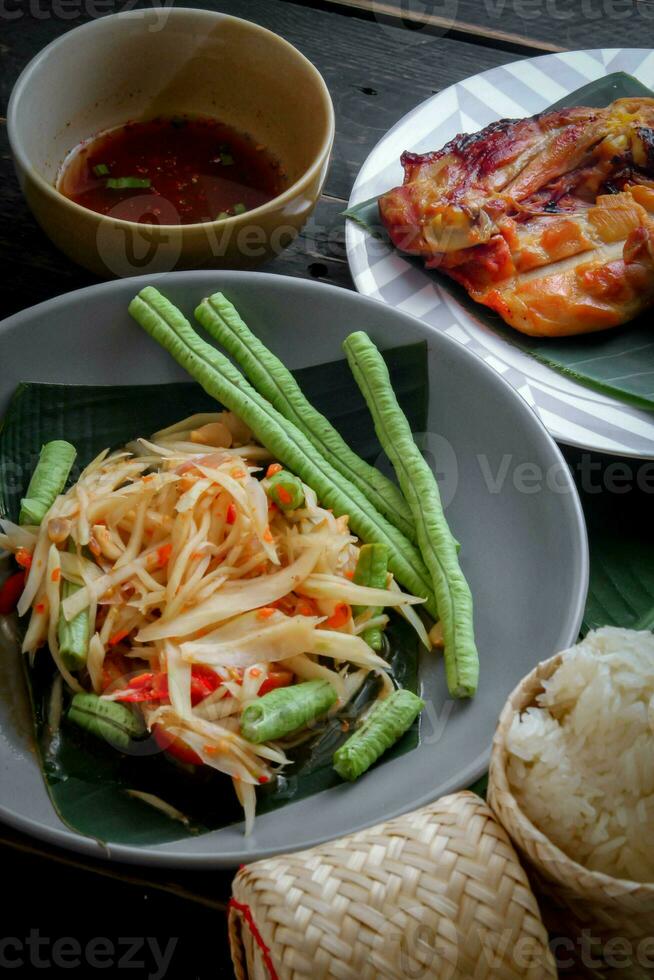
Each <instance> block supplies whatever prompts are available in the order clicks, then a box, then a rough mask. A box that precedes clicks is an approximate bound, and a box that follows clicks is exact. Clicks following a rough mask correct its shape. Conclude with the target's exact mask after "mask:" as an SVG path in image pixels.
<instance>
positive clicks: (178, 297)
mask: <svg viewBox="0 0 654 980" xmlns="http://www.w3.org/2000/svg"><path fill="white" fill-rule="evenodd" d="M148 281H149V282H156V283H157V285H159V287H160V288H161V289H162V290H163V291H165V293H166V294H167V295H168V296H169V297H170V298H171V299H172V300H173V301H174V302H176V303H178V304H179V305H180V306H182V307H183V308H184V309H185V310H188V311H191V310H192V309H193V307H194V305H195V304H196V303H197V302H199V300H200V299H201V298H202V297H203V296H205V295H207V294H208V293H209V292H212V291H214V290H216V289H217V288H220V289H222V290H224V292H225V293H227V295H228V296H229V297H230V298H231V299H232V300H233V302H234V303H235V304H236V306H237V307H238V308H239V310H240V311H241V313H242V314H243V316H244V318H245V320H246V321H247V322H249V323H250V325H251V326H252V327H253V328H254V329H255V331H256V332H257V333H258V334H259V335H260V336H261V337H262V339H263V340H264V342H266V343H268V344H269V345H270V346H271V347H272V348H273V349H274V350H275V351H276V352H277V353H278V354H279V355H280V356H281V357H282V358H283V359H284V360H285V362H286V363H287V364H288V365H289V366H290V367H300V366H303V365H308V364H315V363H320V362H324V361H328V360H333V359H335V358H338V357H339V356H341V355H340V344H341V341H342V340H343V338H344V337H345V336H346V335H347V334H348V333H349V332H350V331H351V330H352V329H355V328H358V329H363V330H366V331H368V332H369V333H370V335H371V336H372V337H373V339H374V340H375V341H376V342H377V343H378V344H380V345H381V346H382V347H390V346H393V345H394V344H398V343H400V342H407V341H412V340H417V339H421V338H425V339H426V340H427V342H428V347H429V372H430V381H431V390H430V404H429V429H430V437H429V440H428V445H429V448H430V449H431V450H433V452H434V455H435V457H436V458H437V460H438V468H439V471H440V475H441V479H442V486H443V490H444V496H445V498H446V501H447V515H448V517H449V520H450V522H451V524H452V526H453V528H454V531H455V533H456V536H457V537H458V538H459V539H460V540H461V541H462V542H463V549H462V552H461V557H462V563H463V566H464V569H465V571H466V574H467V575H468V577H469V580H470V583H471V586H472V591H473V594H474V596H475V599H476V628H477V634H478V639H479V647H480V654H481V661H482V673H481V685H480V691H479V694H478V696H477V697H476V698H475V700H474V701H472V702H469V703H461V702H459V703H456V704H453V703H452V702H451V701H448V698H447V691H446V687H445V683H444V678H443V671H442V665H441V664H440V662H439V660H440V658H439V656H438V655H437V654H432V655H430V656H425V657H424V660H423V663H422V665H421V682H422V686H423V690H424V694H425V697H426V699H427V701H428V707H427V711H426V714H425V720H424V723H423V733H424V736H425V737H424V738H423V740H422V742H421V744H420V746H419V747H418V748H417V749H415V750H414V751H413V752H410V753H408V754H407V755H404V756H402V757H400V758H398V759H395V760H393V761H391V762H388V763H387V764H385V765H383V766H380V767H379V768H377V769H375V770H373V771H371V772H370V773H368V774H367V775H366V776H365V777H364V778H363V779H361V781H360V782H358V783H356V784H355V785H353V786H341V787H338V788H336V789H332V790H328V791H326V792H324V793H322V794H320V795H317V796H314V797H311V798H308V799H305V800H303V801H302V802H299V803H295V804H292V805H289V806H287V807H286V808H285V809H283V810H278V811H277V812H273V813H270V814H267V815H265V816H262V817H261V818H258V819H257V822H256V826H255V830H254V834H253V835H252V836H251V837H250V838H244V837H243V833H242V827H241V826H240V825H235V826H230V827H226V828H224V829H222V830H219V831H216V832H213V833H211V834H207V835H204V836H201V837H197V838H193V839H190V840H183V841H177V842H174V843H169V844H162V845H159V846H156V847H149V848H144V849H138V848H134V847H126V846H123V845H120V846H119V845H111V843H109V846H108V847H107V848H105V847H102V846H100V845H99V844H98V843H97V842H96V841H94V840H91V839H89V838H84V837H81V836H79V835H76V834H74V833H71V832H70V831H69V830H68V829H67V828H66V827H65V826H63V824H62V823H61V822H60V821H59V819H58V818H57V816H56V815H55V813H54V811H53V809H52V806H51V805H50V802H49V800H48V796H47V793H46V790H45V787H44V785H43V782H42V779H41V774H40V772H39V769H38V767H37V765H36V762H35V759H34V756H33V754H32V753H31V752H30V748H29V736H28V734H27V732H28V731H29V728H27V729H26V727H25V718H24V716H25V712H24V711H23V710H22V706H23V700H24V695H23V692H22V678H21V677H20V675H19V671H17V670H15V669H12V662H11V657H8V656H3V663H4V666H3V668H2V672H1V673H0V681H1V683H0V695H2V694H3V693H4V696H1V697H0V773H1V776H0V817H2V818H3V819H4V820H5V821H7V823H10V824H12V825H13V826H15V827H18V828H19V829H21V830H24V831H26V832H28V833H31V834H34V835H35V836H38V837H41V838H43V839H45V840H47V841H50V842H51V843H53V844H59V845H61V846H64V847H68V848H71V849H74V850H77V851H80V852H83V853H85V854H89V855H92V856H95V857H111V858H114V859H116V860H121V861H130V862H134V863H141V864H150V865H170V866H176V867H212V866H214V867H218V866H233V865H236V864H239V863H240V862H243V861H250V860H253V859H257V858H261V857H264V856H267V855H270V854H274V853H276V852H279V851H287V850H297V849H299V848H303V847H308V846H311V845H313V844H316V843H318V842H320V841H323V840H326V839H328V838H333V837H338V836H341V835H343V834H347V833H349V832H350V831H353V830H356V829H359V828H361V827H365V826H366V825H369V824H373V823H377V822H378V821H381V820H385V819H388V818H389V817H392V816H394V815H396V814H398V813H401V812H402V811H406V810H409V809H412V808H414V807H417V806H420V805H421V804H424V803H426V802H428V801H429V800H433V799H435V798H436V797H438V796H440V795H442V794H443V793H447V792H450V791H452V790H457V789H460V788H462V787H466V786H469V785H470V784H471V783H472V782H473V781H474V780H475V779H477V778H478V777H479V776H480V775H481V774H482V773H483V772H484V770H485V769H486V766H487V764H488V758H489V750H490V745H491V739H492V736H493V731H494V728H495V724H496V720H497V716H498V714H499V712H500V709H501V708H502V705H503V704H504V701H505V699H506V697H507V695H508V694H509V692H510V691H511V690H512V688H513V687H514V686H515V685H516V684H517V682H518V681H519V680H520V678H522V677H523V675H524V674H526V673H527V672H528V671H529V670H530V669H531V668H532V667H533V666H534V665H535V664H536V663H537V662H538V661H539V660H543V659H545V658H546V657H549V656H550V655H551V654H552V653H554V652H555V651H557V650H559V649H561V648H563V647H565V646H567V645H568V644H570V643H571V642H573V641H574V639H575V637H576V635H577V631H578V628H579V624H580V622H581V615H582V610H583V605H584V599H585V595H586V586H587V576H588V555H587V542H586V533H585V528H584V523H583V517H582V512H581V508H580V505H579V500H578V498H577V495H576V492H575V490H574V487H573V485H572V482H571V479H570V476H569V473H568V470H567V468H566V466H565V464H564V462H563V459H562V457H561V455H560V453H559V451H558V449H557V447H556V445H555V444H554V442H553V441H552V439H551V438H550V436H549V435H548V434H547V432H546V431H545V429H544V428H543V426H542V425H541V423H540V422H539V421H538V419H537V418H536V416H535V414H534V413H533V412H532V411H531V409H530V408H529V407H528V406H527V405H526V404H525V402H524V401H523V400H522V398H521V397H520V396H519V395H518V394H517V393H516V392H515V391H514V390H513V389H512V388H511V387H510V386H509V385H508V384H507V383H506V382H505V381H503V380H502V378H501V377H500V376H499V375H497V374H496V373H495V371H493V370H492V369H491V368H490V367H488V366H487V365H486V364H484V363H483V361H482V360H481V359H479V358H478V357H476V356H475V355H473V354H471V353H469V352H468V351H467V350H465V349H464V348H463V347H462V346H461V345H460V344H457V343H456V342H454V341H453V340H451V339H449V338H448V337H446V336H443V335H442V334H439V333H437V332H436V331H435V330H433V329H430V328H429V327H427V326H426V325H425V324H423V323H421V322H420V321H419V320H416V319H414V318H412V317H409V316H406V315H405V314H402V313H399V312H398V311H397V310H394V309H392V308H391V307H389V306H386V305H383V304H381V303H376V302H374V301H372V300H369V299H365V298H363V297H361V296H359V295H357V294H356V293H350V292H346V291H345V290H339V289H335V288H332V287H329V286H323V285H320V284H317V283H312V282H306V281H303V280H297V279H287V278H282V277H279V276H267V275H260V274H252V273H224V272H221V273H213V272H181V273H177V274H169V275H165V276H160V277H152V278H150V279H149V280H148ZM143 285H145V281H142V280H139V279H132V280H120V281H116V282H109V283H106V284H103V285H99V286H92V287H90V288H89V289H84V290H81V291H79V292H76V293H70V294H68V295H66V296H61V297H59V298H57V299H54V300H51V301H50V302H47V303H42V304H41V305H40V306H36V307H34V308H33V309H31V310H26V311H25V312H23V313H19V314H17V315H16V316H14V317H11V318H10V319H8V320H5V321H4V323H2V324H0V364H1V365H2V376H1V379H0V413H2V412H3V411H4V409H5V406H6V403H7V399H8V398H9V396H10V395H11V393H12V392H13V390H14V388H15V387H16V385H17V384H18V382H19V381H23V380H25V381H43V382H65V383H68V384H75V383H85V384H138V383H153V382H155V383H156V382H167V381H175V380H180V379H182V378H183V374H182V372H181V371H180V369H179V368H178V367H177V366H176V364H175V363H174V362H173V361H172V359H171V358H170V357H169V356H168V355H167V354H166V353H165V352H164V351H162V350H161V349H160V348H158V347H157V346H156V345H155V344H154V343H153V342H152V341H151V340H150V338H149V337H148V336H147V335H146V334H145V333H144V332H143V331H142V330H140V329H139V328H138V327H137V326H136V325H135V324H134V323H133V322H132V321H131V320H130V318H129V317H128V315H127V304H128V302H129V300H130V299H131V297H132V296H133V295H134V293H135V292H136V291H137V290H138V289H140V288H141V287H142V286H143ZM134 422H135V435H136V434H138V419H135V420H134Z"/></svg>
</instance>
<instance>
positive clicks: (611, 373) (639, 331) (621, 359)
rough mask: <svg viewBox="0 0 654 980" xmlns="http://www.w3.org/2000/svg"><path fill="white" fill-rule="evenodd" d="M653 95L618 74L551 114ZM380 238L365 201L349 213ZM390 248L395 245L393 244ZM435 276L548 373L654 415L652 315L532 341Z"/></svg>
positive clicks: (375, 213) (372, 203)
mask: <svg viewBox="0 0 654 980" xmlns="http://www.w3.org/2000/svg"><path fill="white" fill-rule="evenodd" d="M653 95H654V92H652V91H651V90H650V89H648V88H647V87H646V86H645V85H643V84H641V82H639V81H638V79H636V78H633V77H632V76H631V75H627V74H625V72H615V73H614V74H612V75H607V76H606V77H605V78H598V79H597V80H596V81H594V82H590V83H589V84H588V85H584V87H583V88H580V89H578V90H577V91H576V92H572V93H571V94H570V95H568V96H566V98H565V99H561V101H560V102H557V103H556V104H555V105H553V106H552V107H551V108H552V109H559V108H564V107H566V106H574V105H586V106H593V107H602V106H606V105H609V103H611V102H613V101H614V100H615V99H620V98H626V97H635V96H644V97H649V98H651V97H652V96H653ZM344 214H345V217H346V218H349V219H351V220H352V221H355V222H356V223H357V224H359V225H361V226H362V227H363V228H365V229H366V230H367V231H368V232H369V233H370V234H372V235H374V236H375V237H376V238H380V239H382V240H385V241H388V236H387V235H386V232H385V230H384V228H383V226H382V224H381V221H380V219H379V209H378V207H377V199H376V198H373V199H371V200H368V201H363V202H362V203H361V204H357V205H355V206H354V207H352V208H349V209H348V210H347V211H345V212H344ZM389 246H390V242H389ZM408 261H409V262H412V263H415V264H416V265H417V266H419V267H421V266H422V262H421V261H420V260H419V259H416V258H409V259H408ZM426 274H428V275H434V276H435V277H436V278H437V279H438V282H439V285H441V286H442V287H443V288H444V289H447V290H448V291H449V292H450V293H452V295H454V296H455V297H456V299H457V300H458V301H459V302H460V303H461V305H462V306H464V307H465V308H466V309H468V310H469V311H470V312H471V313H472V314H473V315H474V316H475V317H477V318H480V319H483V320H484V322H485V323H486V324H487V325H488V326H489V327H490V328H491V329H493V330H495V331H496V332H497V333H499V334H501V335H502V337H504V338H505V340H507V341H508V342H509V343H512V344H514V345H515V346H516V347H519V348H520V349H521V350H522V351H524V352H525V353H526V354H530V355H531V356H532V357H534V358H536V360H538V361H541V362H542V363H543V364H546V365H547V366H548V367H551V368H553V369H554V370H555V371H559V372H560V373H561V374H565V375H567V376H568V377H570V378H573V379H574V380H575V381H578V382H579V383H580V384H583V385H587V386H588V387H590V388H593V389H595V390H596V391H601V392H602V393H603V394H606V395H610V396H612V397H613V398H617V399H619V400H620V401H624V402H627V403H628V404H631V405H634V406H635V407H637V408H641V409H646V410H649V411H652V410H654V340H652V331H651V318H652V313H651V311H650V312H647V313H644V314H642V315H641V316H640V317H638V318H637V319H635V320H633V321H632V322H631V323H630V324H628V325H626V326H624V327H620V328H618V329H616V330H605V331H603V332H601V333H597V334H590V335H586V336H578V337H568V338H565V337H564V338H561V339H547V338H538V337H527V336H526V335H524V334H521V333H519V332H518V331H517V330H513V329H511V328H510V327H507V326H506V324H505V323H504V322H503V321H502V319H501V318H500V317H499V316H497V315H496V314H494V313H493V312H491V311H490V310H488V309H486V307H484V306H482V305H480V304H478V303H475V302H474V301H472V300H471V299H470V298H469V297H468V295H467V293H466V291H465V290H464V289H463V288H462V287H461V286H458V285H457V284H456V283H453V282H452V281H451V280H450V279H448V278H447V276H444V275H440V274H439V273H438V272H430V273H426Z"/></svg>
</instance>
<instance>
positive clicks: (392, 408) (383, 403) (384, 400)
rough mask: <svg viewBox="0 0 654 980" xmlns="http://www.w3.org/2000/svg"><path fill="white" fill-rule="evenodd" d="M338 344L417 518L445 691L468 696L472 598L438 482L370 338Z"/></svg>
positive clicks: (472, 676) (473, 663)
mask: <svg viewBox="0 0 654 980" xmlns="http://www.w3.org/2000/svg"><path fill="white" fill-rule="evenodd" d="M343 347H344V348H345V352H346V354H347V359H348V361H349V364H350V367H351V368H352V372H353V374H354V377H355V378H356V380H357V383H358V385H359V387H360V388H361V391H362V392H363V396H364V398H365V399H366V402H367V403H368V408H369V409H370V413H371V415H372V417H373V421H374V423H375V430H376V432H377V437H378V439H379V441H380V443H381V445H382V447H383V449H384V451H385V452H386V455H387V456H388V458H389V459H390V461H391V463H392V464H393V467H394V468H395V472H396V473H397V477H398V480H399V482H400V486H401V487H402V490H403V492H404V495H405V497H406V499H407V500H408V502H409V505H410V507H411V511H412V513H413V516H414V519H415V522H416V530H417V533H418V544H419V545H420V550H421V552H422V556H423V558H424V560H425V564H426V565H427V568H428V569H429V571H430V574H431V577H432V583H433V587H434V592H435V594H436V602H437V606H438V613H439V615H440V618H441V621H442V624H443V636H444V640H445V651H444V652H445V670H446V675H447V685H448V688H449V691H450V693H451V694H452V696H453V697H459V698H460V697H471V696H472V695H473V694H474V693H475V691H476V690H477V684H478V681H479V657H478V655H477V648H476V646H475V638H474V627H473V609H472V596H471V594H470V588H469V586H468V583H467V581H466V579H465V576H464V574H463V572H462V571H461V567H460V565H459V561H458V557H457V546H456V541H455V539H454V538H453V537H452V534H451V532H450V529H449V527H448V524H447V520H446V519H445V514H444V513H443V507H442V504H441V498H440V493H439V490H438V484H437V483H436V480H435V479H434V475H433V473H432V471H431V469H430V468H429V466H428V465H427V463H426V462H425V460H424V459H423V456H422V453H421V452H420V450H419V449H418V447H417V446H416V444H415V441H414V439H413V436H412V434H411V428H410V426H409V423H408V421H407V418H406V416H405V415H404V412H403V411H402V409H401V408H400V406H399V404H398V402H397V398H396V397H395V393H394V391H393V387H392V385H391V381H390V378H389V376H388V370H387V368H386V364H385V362H384V359H383V357H382V356H381V354H380V353H379V351H378V350H377V348H376V347H375V345H374V344H373V342H372V341H371V340H370V338H369V337H368V336H367V334H365V333H362V332H361V331H358V332H356V333H353V334H350V336H349V337H348V338H347V339H346V341H345V343H344V344H343Z"/></svg>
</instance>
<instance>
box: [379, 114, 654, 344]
mask: <svg viewBox="0 0 654 980" xmlns="http://www.w3.org/2000/svg"><path fill="white" fill-rule="evenodd" d="M402 164H403V166H404V170H405V181H404V184H403V185H402V186H401V187H396V188H394V189H393V190H391V191H389V192H388V193H387V194H384V195H383V196H382V197H381V198H380V201H379V210H380V214H381V217H382V221H383V222H384V224H385V226H386V228H387V229H388V232H389V234H390V237H391V239H392V241H393V243H394V244H395V245H396V246H397V247H398V248H400V249H401V250H402V251H405V252H409V253H410V254H414V255H420V256H422V257H423V258H424V259H425V260H426V265H427V267H428V268H438V269H439V270H441V271H442V272H445V273H447V274H448V275H449V276H451V277H452V278H454V279H456V280H457V281H458V282H460V283H462V284H463V285H464V286H465V287H466V289H467V290H468V292H469V293H470V295H471V296H472V298H473V299H475V300H477V302H479V303H484V304H485V305H487V306H490V307H491V308H492V309H494V310H496V311H497V312H498V313H499V314H500V315H501V316H502V317H503V319H504V320H506V322H507V323H509V324H510V325H511V326H513V327H515V328H516V329H518V330H521V331H522V332H523V333H528V334H533V335H536V336H564V335H567V334H577V333H586V332H590V331H594V330H603V329H605V328H607V327H613V326H617V325H618V324H621V323H625V322H626V321H627V320H630V319H632V318H633V317H634V316H636V315H637V314H638V313H640V312H642V311H643V310H644V309H646V308H647V307H648V306H650V305H652V304H653V303H654V99H619V100H618V101H617V102H614V103H613V104H612V105H610V106H608V107H607V108H606V109H585V108H574V109H564V110H560V111H556V112H549V113H545V114H543V115H541V116H535V117H534V118H533V119H521V120H517V121H512V120H502V121H500V122H497V123H493V124H492V125H491V126H488V127H487V128H486V129H485V130H482V132H480V133H476V134H473V135H472V136H457V137H456V138H455V139H454V140H452V141H451V142H450V143H448V144H447V145H446V146H445V147H444V148H443V149H442V150H440V151H439V152H435V153H427V154H424V155H421V156H418V155H416V154H412V153H405V154H403V156H402Z"/></svg>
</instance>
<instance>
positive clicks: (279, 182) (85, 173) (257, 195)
mask: <svg viewBox="0 0 654 980" xmlns="http://www.w3.org/2000/svg"><path fill="white" fill-rule="evenodd" d="M287 186H288V184H287V181H286V175H285V173H284V171H283V170H282V168H281V166H280V164H279V162H278V161H277V160H275V159H274V158H273V156H272V155H271V154H270V153H269V152H268V150H267V149H266V147H265V146H263V145H261V144H260V143H257V142H256V141H255V140H254V139H253V138H252V137H250V136H248V135H246V134H244V133H239V132H238V131H237V130H235V129H233V128H232V127H231V126H227V125H226V124H225V123H221V122H219V121H218V120H216V119H210V118H205V117H193V116H182V117H173V118H161V117H160V118H157V119H151V120H148V121H146V122H129V123H127V124H126V125H124V126H120V127H118V128H117V129H112V130H110V131H108V132H106V133H101V134H100V135H99V136H96V137H94V138H93V139H91V140H86V141H85V142H84V143H81V144H80V145H79V146H78V147H76V148H75V149H74V150H73V151H72V152H71V153H70V154H69V156H68V157H67V159H66V161H65V162H64V164H63V167H62V169H61V172H60V175H59V178H58V181H57V188H58V190H60V191H61V193H62V194H65V196H66V197H69V198H70V199H71V200H72V201H75V202H76V203H77V204H81V205H82V206H83V207H85V208H89V209H90V210H91V211H98V212H99V213H100V214H111V216H112V217H114V218H121V219H123V220H126V221H138V222H142V223H148V224H159V225H165V224H184V225H187V224H193V223H194V222H198V221H215V220H216V219H217V218H226V217H231V216H232V215H234V214H242V213H243V212H245V211H251V210H252V208H256V207H259V205H261V204H265V203H266V202H267V201H270V200H272V198H274V197H277V195H278V194H280V193H281V192H282V191H283V190H284V189H285V188H286V187H287Z"/></svg>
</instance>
